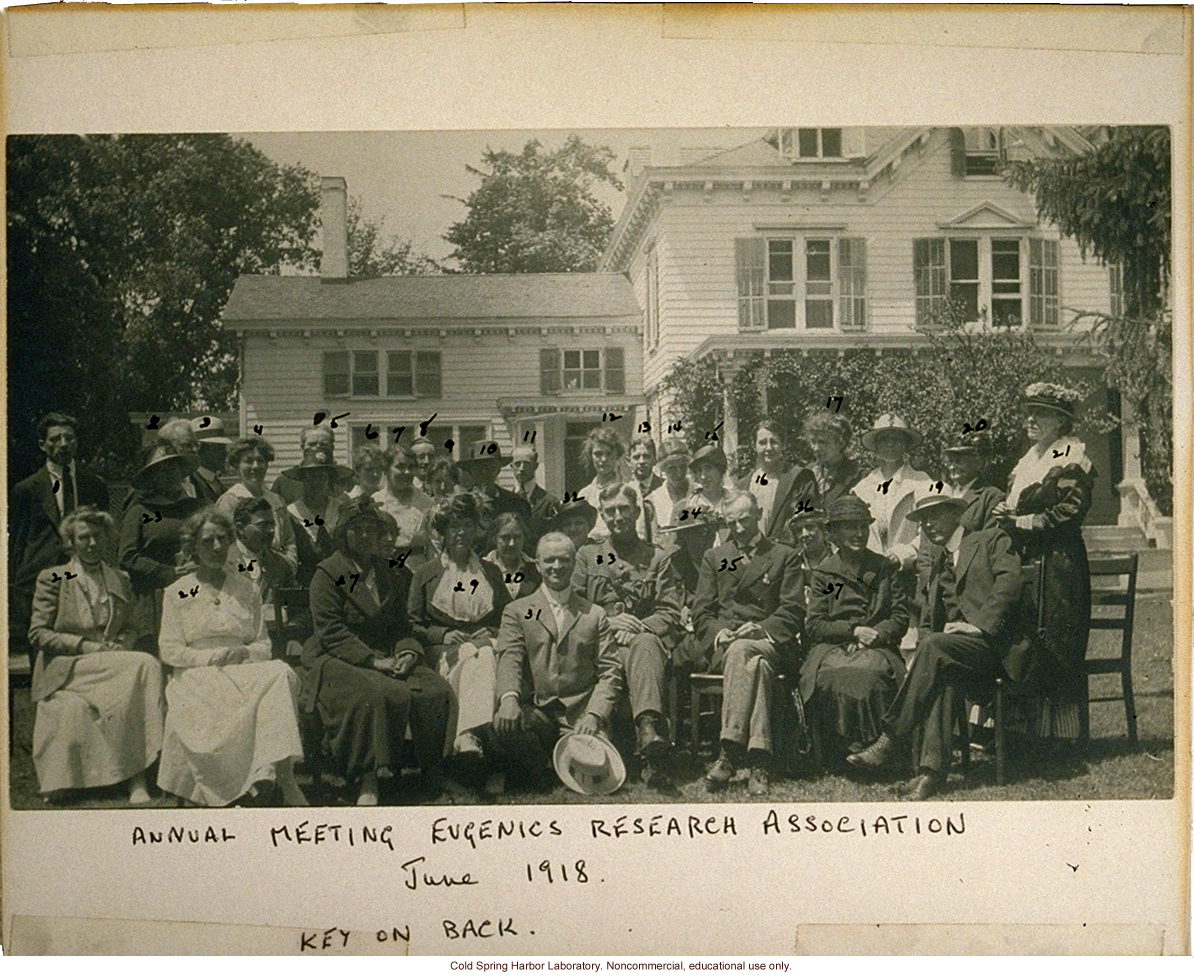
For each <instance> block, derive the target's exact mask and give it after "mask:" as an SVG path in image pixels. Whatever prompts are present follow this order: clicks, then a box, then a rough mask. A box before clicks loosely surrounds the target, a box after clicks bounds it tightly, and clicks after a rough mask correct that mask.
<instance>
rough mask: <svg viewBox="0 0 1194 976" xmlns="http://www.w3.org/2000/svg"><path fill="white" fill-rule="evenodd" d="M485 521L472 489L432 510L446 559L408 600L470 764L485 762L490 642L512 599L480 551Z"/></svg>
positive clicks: (430, 567)
mask: <svg viewBox="0 0 1194 976" xmlns="http://www.w3.org/2000/svg"><path fill="white" fill-rule="evenodd" d="M484 517H485V500H484V498H482V497H480V496H479V495H477V494H474V493H473V492H471V491H458V492H456V494H454V495H452V496H450V497H449V498H446V499H444V500H443V501H441V502H440V503H439V505H437V506H436V507H435V508H434V509H433V510H432V512H431V519H430V521H431V526H432V528H433V529H434V530H435V531H436V532H437V533H438V534H439V535H440V536H441V537H442V538H443V540H444V554H443V556H441V557H440V558H439V559H437V560H434V561H432V562H429V563H426V564H424V565H423V566H421V567H420V568H419V569H418V570H417V571H416V573H415V579H414V583H413V584H412V586H411V591H410V603H409V613H410V623H411V631H412V633H413V634H414V636H415V638H416V639H417V640H419V641H420V642H422V644H423V646H424V647H426V648H427V653H428V656H429V657H430V659H431V660H432V661H433V662H435V663H436V664H437V665H438V667H439V672H440V674H442V675H444V676H445V677H446V678H447V680H448V684H449V685H451V687H452V691H453V693H454V696H455V703H456V707H455V708H454V709H453V712H454V714H453V716H452V719H451V720H450V721H449V723H448V725H449V728H448V734H449V735H450V736H451V737H452V740H453V748H452V751H453V753H454V754H456V755H459V756H462V757H465V758H466V759H468V760H472V761H473V762H477V761H479V760H480V759H481V758H482V755H481V753H482V746H481V740H480V739H479V738H478V737H477V735H476V733H475V731H474V730H475V729H479V728H482V727H483V726H486V725H488V724H489V723H490V722H491V721H493V704H494V703H493V695H494V682H495V679H496V668H497V665H496V661H495V659H494V653H493V641H494V638H496V637H497V632H498V625H499V624H500V623H501V622H502V610H504V609H505V607H506V604H507V603H509V602H510V599H511V597H510V591H509V590H507V589H506V584H505V577H504V575H503V573H502V571H501V570H500V569H498V567H497V566H495V565H494V564H493V563H491V562H489V561H488V560H484V559H481V558H480V557H479V556H478V555H477V552H476V547H477V545H478V543H480V542H481V541H482V540H483V539H484V534H483V529H482V522H483V519H484ZM515 518H517V516H515Z"/></svg>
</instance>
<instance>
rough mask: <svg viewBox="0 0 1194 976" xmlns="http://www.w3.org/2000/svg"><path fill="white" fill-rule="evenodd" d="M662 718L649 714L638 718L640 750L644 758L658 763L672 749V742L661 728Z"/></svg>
mask: <svg viewBox="0 0 1194 976" xmlns="http://www.w3.org/2000/svg"><path fill="white" fill-rule="evenodd" d="M661 721H662V719H658V718H656V717H655V716H654V715H651V714H647V715H641V716H639V720H638V752H639V755H640V756H642V757H643V758H644V759H647V760H648V761H650V762H652V763H657V762H658V761H659V760H660V759H662V758H663V757H664V756H666V755H667V754H668V752H670V751H671V743H670V742H668V740H667V736H665V735H664V734H663V733H662V732H660V730H659V723H660V722H661Z"/></svg>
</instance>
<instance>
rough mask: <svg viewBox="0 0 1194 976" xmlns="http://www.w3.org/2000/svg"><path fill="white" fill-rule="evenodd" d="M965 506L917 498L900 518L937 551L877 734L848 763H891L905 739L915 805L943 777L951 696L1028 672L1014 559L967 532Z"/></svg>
mask: <svg viewBox="0 0 1194 976" xmlns="http://www.w3.org/2000/svg"><path fill="white" fill-rule="evenodd" d="M968 505H969V503H968V502H966V501H965V500H963V499H962V498H958V497H951V496H950V495H948V494H946V493H944V492H931V493H929V494H927V495H924V496H922V497H921V498H919V499H917V502H916V505H915V506H914V507H913V510H912V512H911V514H910V515H909V518H911V519H913V520H914V521H917V522H919V523H920V524H921V526H922V527H923V528H924V532H925V535H926V536H927V537H928V539H929V541H930V542H932V543H933V544H934V545H935V547H936V550H935V551H936V553H937V555H936V557H935V558H934V560H933V564H932V567H931V569H930V572H929V577H928V582H927V586H926V588H925V591H924V592H923V593H922V594H921V597H922V600H921V607H922V611H921V621H920V634H921V637H920V642H919V644H918V646H917V649H916V659H915V660H914V662H913V664H912V669H911V670H910V671H909V672H908V675H907V677H906V678H905V679H904V683H903V684H902V685H901V686H900V690H899V693H898V694H897V695H896V698H895V701H894V702H893V703H892V706H891V709H890V711H889V712H888V714H887V715H886V716H885V718H884V725H885V726H886V731H884V733H883V734H882V735H881V736H880V737H879V738H878V739H877V740H876V741H875V742H874V743H873V744H872V745H871V746H869V747H868V748H866V749H864V750H862V751H861V752H858V753H855V754H854V755H852V756H849V757H848V758H849V761H850V762H851V763H853V764H854V765H855V766H858V767H860V768H862V769H870V770H876V769H879V768H881V767H882V766H884V765H886V764H887V763H888V762H889V761H891V760H892V759H893V758H894V756H895V752H896V748H895V746H896V743H897V742H898V741H900V740H902V739H904V738H905V737H907V736H911V737H912V739H913V743H912V746H913V762H914V766H915V771H916V773H917V778H916V780H915V782H914V783H913V787H912V798H913V799H916V800H925V799H928V798H929V797H931V796H933V795H935V794H936V793H938V792H939V791H940V789H941V786H942V784H943V783H944V782H945V777H946V775H947V774H948V772H949V759H950V754H951V752H952V742H951V739H952V722H953V708H952V696H953V694H954V693H955V690H956V689H959V688H963V689H965V688H973V687H983V686H986V685H990V684H992V683H993V682H994V680H995V679H996V678H997V677H1000V676H1004V675H1006V676H1007V677H1009V678H1011V679H1012V680H1014V681H1023V680H1024V679H1025V678H1026V677H1027V676H1028V675H1029V673H1030V672H1031V670H1032V659H1031V652H1032V648H1031V646H1030V645H1029V643H1028V642H1027V641H1026V640H1024V639H1022V638H1021V635H1020V634H1019V633H1018V628H1017V626H1016V624H1017V620H1018V617H1019V616H1020V615H1019V614H1018V613H1017V611H1018V610H1020V609H1022V607H1021V605H1020V599H1021V590H1022V575H1021V570H1020V559H1019V557H1018V556H1017V555H1016V554H1015V552H1014V551H1013V550H1012V544H1011V539H1009V538H1008V536H1007V534H1006V533H1005V532H1003V530H1002V529H998V528H991V529H977V530H974V531H970V530H968V529H967V528H966V526H965V525H964V524H962V517H963V513H964V512H965V511H966V510H967V508H968Z"/></svg>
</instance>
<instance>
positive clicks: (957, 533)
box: [945, 525, 966, 556]
mask: <svg viewBox="0 0 1194 976" xmlns="http://www.w3.org/2000/svg"><path fill="white" fill-rule="evenodd" d="M965 534H966V530H965V528H963V527H962V526H961V525H959V526H958V527H957V528H956V529H954V534H953V535H951V536H950V537H949V538H948V539H946V540H945V551H946V552H948V553H949V554H950V555H951V556H956V555H957V553H958V546H960V545H961V544H962V536H963V535H965Z"/></svg>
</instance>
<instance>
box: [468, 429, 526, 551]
mask: <svg viewBox="0 0 1194 976" xmlns="http://www.w3.org/2000/svg"><path fill="white" fill-rule="evenodd" d="M508 463H509V462H508V461H507V459H506V458H505V457H504V456H503V455H502V448H501V445H499V444H498V442H497V441H474V442H473V443H472V444H470V445H468V448H467V449H466V450H465V452H464V453H463V455H462V456H461V458H460V460H459V461H458V462H457V463H456V467H457V469H458V470H459V471H460V483H461V485H462V486H463V487H465V488H472V489H474V490H475V491H479V492H480V493H481V494H482V495H484V496H485V502H486V505H487V510H486V512H485V521H484V522H483V523H482V528H483V529H484V532H485V538H487V539H488V538H489V529H490V527H491V526H492V525H493V520H494V518H496V517H497V516H498V515H499V514H501V513H502V512H513V513H514V514H515V515H517V516H518V517H519V518H520V519H522V521H523V524H524V525H526V526H528V528H529V526H530V524H531V506H530V505H529V504H528V503H527V500H526V497H525V496H523V495H516V494H514V492H512V491H507V490H506V489H505V488H503V487H502V486H501V485H499V484H498V483H497V478H498V474H499V472H500V471H501V470H502V468H504V467H505V466H506V465H507V464H508Z"/></svg>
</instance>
